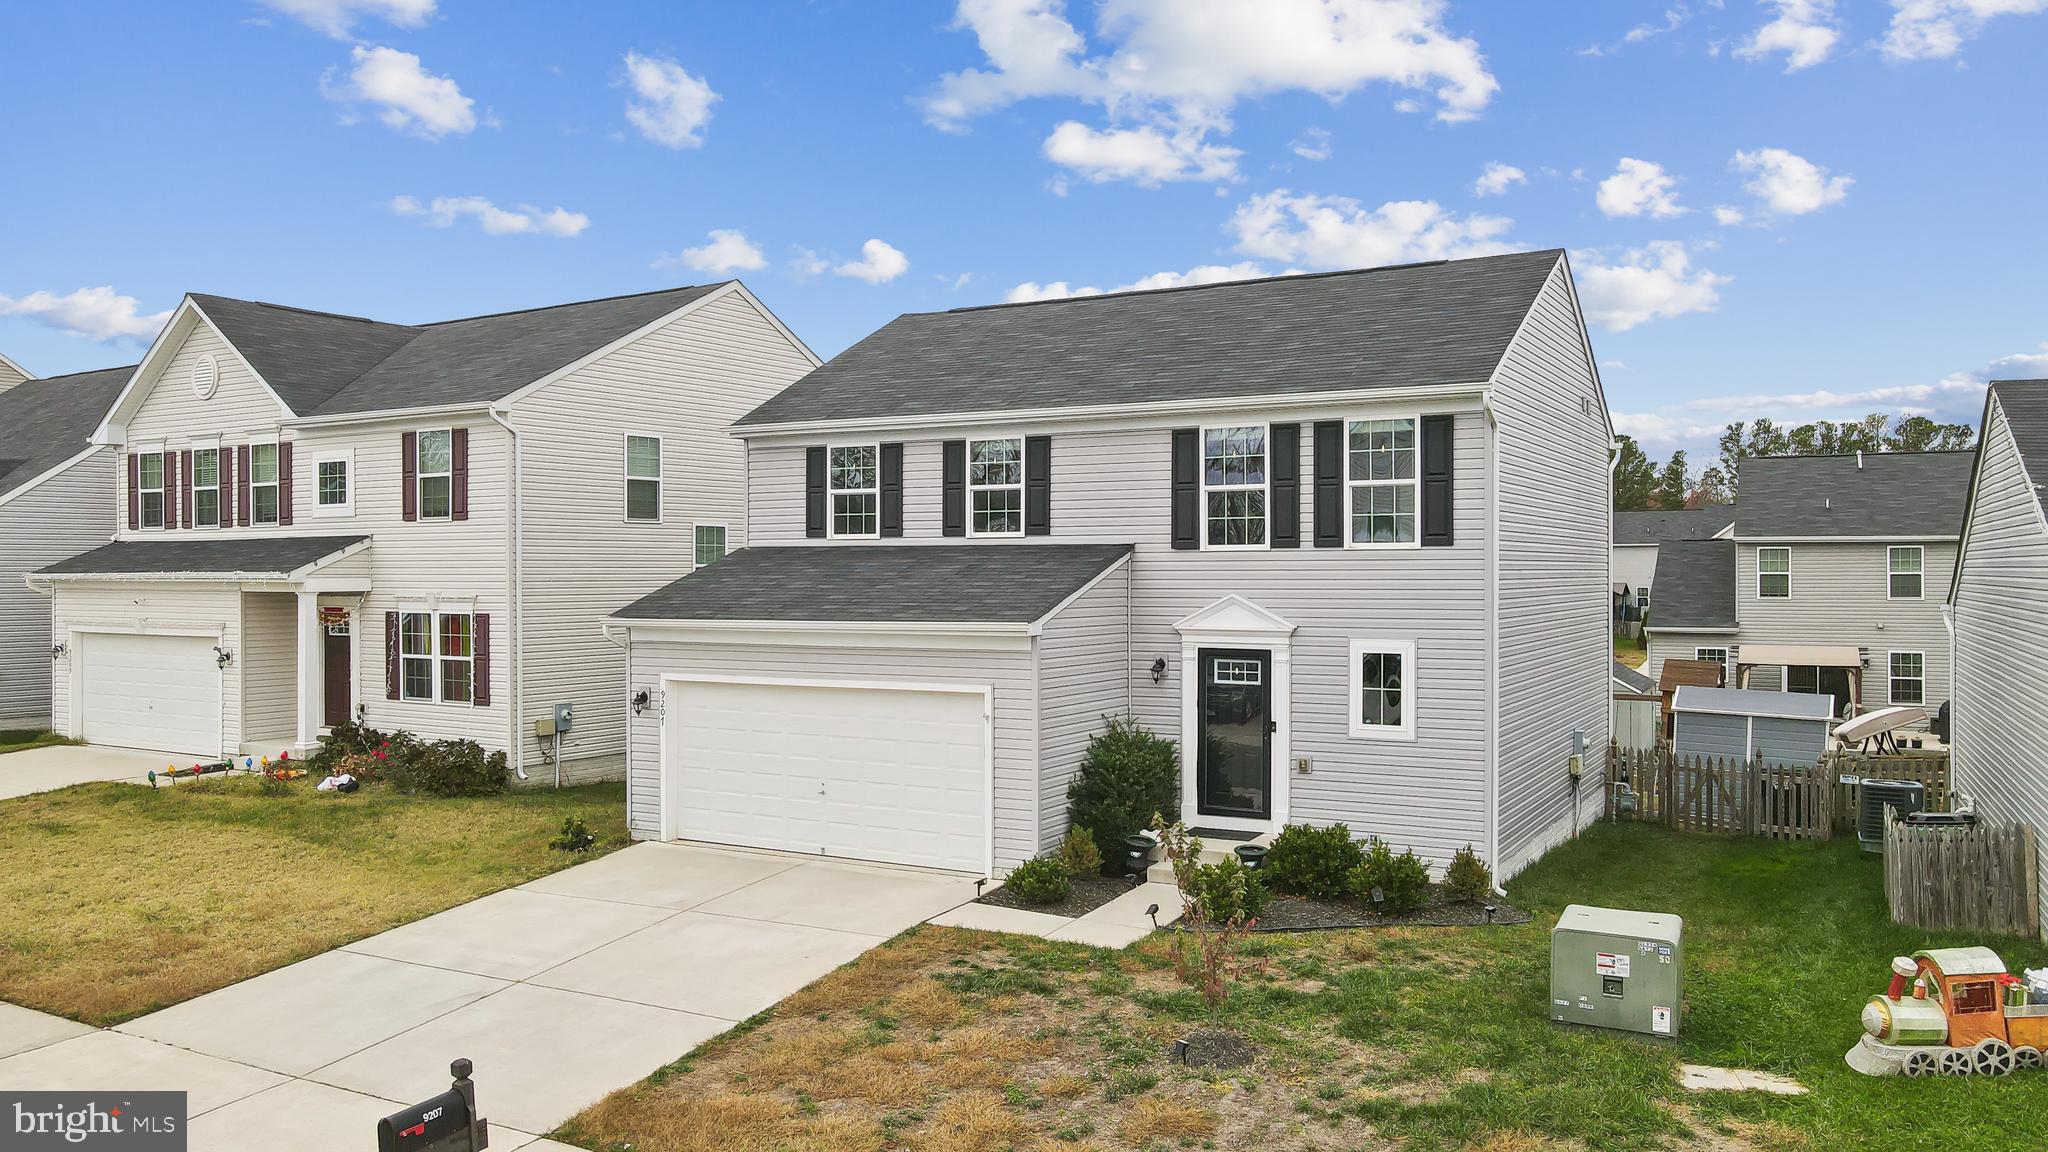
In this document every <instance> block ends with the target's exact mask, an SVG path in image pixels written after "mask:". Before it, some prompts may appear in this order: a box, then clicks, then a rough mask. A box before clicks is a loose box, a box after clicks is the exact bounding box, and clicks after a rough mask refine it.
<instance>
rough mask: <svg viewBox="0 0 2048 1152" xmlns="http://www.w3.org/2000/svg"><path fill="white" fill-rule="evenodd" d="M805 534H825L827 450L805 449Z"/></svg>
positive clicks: (813, 536)
mask: <svg viewBox="0 0 2048 1152" xmlns="http://www.w3.org/2000/svg"><path fill="white" fill-rule="evenodd" d="M804 535H805V536H807V537H810V538H811V539H814V540H815V539H820V538H822V537H823V536H824V535H825V450H824V449H823V448H806V449H804Z"/></svg>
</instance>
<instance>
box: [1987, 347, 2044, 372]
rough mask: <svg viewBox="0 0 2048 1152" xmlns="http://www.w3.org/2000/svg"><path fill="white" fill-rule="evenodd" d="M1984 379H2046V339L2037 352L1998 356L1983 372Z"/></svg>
mask: <svg viewBox="0 0 2048 1152" xmlns="http://www.w3.org/2000/svg"><path fill="white" fill-rule="evenodd" d="M1984 378H1985V379H1986V380H2048V340H2043V341H2042V342H2041V349H2040V351H2038V352H2019V353H2015V354H2013V355H2011V356H2000V357H1999V358H1998V359H1996V360H1993V361H1992V362H1991V366H1990V367H1989V368H1987V369H1986V370H1985V372H1984Z"/></svg>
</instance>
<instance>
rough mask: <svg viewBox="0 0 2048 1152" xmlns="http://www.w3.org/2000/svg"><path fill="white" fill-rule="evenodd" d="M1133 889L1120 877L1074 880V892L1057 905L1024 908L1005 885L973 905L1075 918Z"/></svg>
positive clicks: (1095, 877)
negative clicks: (990, 905) (988, 905)
mask: <svg viewBox="0 0 2048 1152" xmlns="http://www.w3.org/2000/svg"><path fill="white" fill-rule="evenodd" d="M1134 887H1136V885H1134V884H1132V883H1131V882H1130V880H1127V879H1124V878H1122V877H1109V876H1081V877H1077V878H1075V880H1074V890H1073V891H1071V892H1069V893H1067V898H1066V899H1065V900H1062V901H1060V902H1059V903H1057V904H1027V903H1025V902H1024V901H1023V900H1022V899H1020V898H1019V897H1018V896H1017V894H1016V893H1015V892H1012V891H1010V887H1009V885H1007V884H1005V885H1004V886H1002V887H1001V888H998V889H996V890H995V891H993V892H989V893H986V894H985V895H983V896H982V897H981V899H979V900H976V901H975V903H977V904H993V905H995V906H996V907H998V908H1022V909H1023V910H1024V911H1026V912H1043V913H1045V914H1046V915H1048V916H1067V917H1078V916H1081V915H1083V914H1084V913H1088V912H1093V911H1095V910H1096V909H1097V908H1100V907H1102V906H1103V905H1104V904H1107V903H1109V902H1110V901H1111V900H1114V899H1116V898H1117V897H1119V896H1121V895H1123V894H1124V893H1126V892H1129V891H1130V890H1131V889H1132V888H1134Z"/></svg>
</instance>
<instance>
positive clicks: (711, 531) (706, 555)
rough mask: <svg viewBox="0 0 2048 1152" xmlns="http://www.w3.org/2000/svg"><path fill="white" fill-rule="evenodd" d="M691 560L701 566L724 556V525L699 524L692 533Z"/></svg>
mask: <svg viewBox="0 0 2048 1152" xmlns="http://www.w3.org/2000/svg"><path fill="white" fill-rule="evenodd" d="M690 543H691V545H692V547H693V554H692V556H691V560H692V562H693V563H695V564H696V566H697V567H699V568H702V567H704V566H705V565H706V564H710V563H712V562H714V561H716V560H719V559H721V558H723V557H724V556H725V525H723V524H699V525H697V526H696V528H695V530H694V531H693V533H692V539H691V541H690Z"/></svg>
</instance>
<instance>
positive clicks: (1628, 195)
mask: <svg viewBox="0 0 2048 1152" xmlns="http://www.w3.org/2000/svg"><path fill="white" fill-rule="evenodd" d="M1677 189H1678V178H1677V177H1675V176H1672V175H1669V174H1667V173H1666V172H1665V171H1664V166H1663V165H1662V164H1658V163H1656V162H1655V161H1651V160H1637V159H1635V158H1634V157H1630V156H1624V157H1622V158H1621V162H1620V163H1619V164H1616V165H1615V166H1614V175H1612V176H1609V177H1608V178H1607V179H1605V180H1602V181H1601V182H1600V190H1599V191H1598V192H1597V193H1595V194H1594V197H1593V202H1594V203H1596V204H1598V205H1599V206H1600V211H1602V212H1604V213H1606V214H1607V215H1609V216H1642V215H1645V214H1648V215H1650V216H1654V217H1656V218H1657V219H1659V220H1668V219H1670V218H1671V217H1673V216H1682V215H1684V214H1685V212H1686V209H1684V208H1681V207H1679V204H1678V194H1677Z"/></svg>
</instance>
